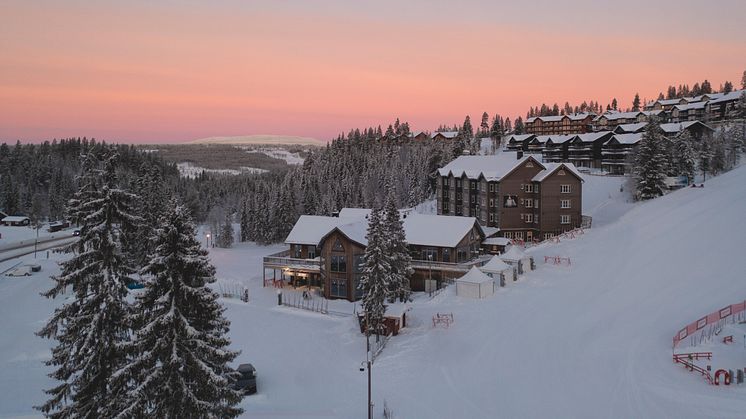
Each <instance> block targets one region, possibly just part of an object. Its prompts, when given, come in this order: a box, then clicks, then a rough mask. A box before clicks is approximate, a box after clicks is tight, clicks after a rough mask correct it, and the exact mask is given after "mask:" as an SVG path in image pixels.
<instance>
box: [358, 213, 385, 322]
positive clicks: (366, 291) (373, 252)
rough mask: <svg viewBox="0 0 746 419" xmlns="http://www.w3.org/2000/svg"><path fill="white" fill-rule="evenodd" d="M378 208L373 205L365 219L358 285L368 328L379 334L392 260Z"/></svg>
mask: <svg viewBox="0 0 746 419" xmlns="http://www.w3.org/2000/svg"><path fill="white" fill-rule="evenodd" d="M384 228H385V227H384V224H383V220H382V219H381V210H380V209H379V208H373V211H372V212H371V214H370V219H369V220H368V233H367V236H366V238H367V239H368V246H367V247H366V248H365V254H364V255H363V272H362V275H360V282H359V283H358V288H359V289H360V290H361V291H362V293H363V299H362V302H361V304H362V306H363V310H364V311H365V316H366V323H367V324H366V327H367V328H368V331H370V332H373V333H375V334H376V335H380V333H381V331H382V330H383V316H384V314H386V306H385V301H386V298H387V297H388V296H389V294H390V287H389V285H390V284H389V278H390V275H391V266H392V263H391V260H390V257H389V255H388V253H387V250H388V249H387V246H386V237H385V233H386V232H385V229H384Z"/></svg>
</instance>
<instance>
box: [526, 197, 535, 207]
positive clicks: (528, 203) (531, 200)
mask: <svg viewBox="0 0 746 419" xmlns="http://www.w3.org/2000/svg"><path fill="white" fill-rule="evenodd" d="M533 207H534V200H533V199H530V198H529V199H527V200H526V208H533Z"/></svg>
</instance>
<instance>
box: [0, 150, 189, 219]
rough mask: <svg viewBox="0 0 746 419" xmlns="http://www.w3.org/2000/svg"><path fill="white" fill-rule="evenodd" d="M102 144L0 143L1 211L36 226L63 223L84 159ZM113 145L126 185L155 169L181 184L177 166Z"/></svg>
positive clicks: (173, 181)
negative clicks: (145, 169) (146, 169)
mask: <svg viewBox="0 0 746 419" xmlns="http://www.w3.org/2000/svg"><path fill="white" fill-rule="evenodd" d="M102 144H104V145H105V143H99V142H96V140H93V139H91V140H88V139H86V138H82V139H80V138H71V139H63V140H59V141H57V140H54V141H51V142H49V141H46V142H44V143H41V144H21V143H20V142H18V143H16V144H15V145H14V146H8V144H6V143H3V144H0V210H2V211H3V212H5V213H6V214H8V215H26V216H28V217H29V218H31V219H32V220H33V221H34V222H37V221H43V220H50V221H51V220H59V219H62V218H63V217H64V212H65V205H66V204H67V201H68V200H69V199H70V198H71V197H72V195H73V193H74V192H75V190H76V186H75V181H74V179H75V176H77V175H78V174H79V173H80V170H81V159H80V156H81V155H82V154H85V153H87V152H88V150H91V149H94V148H96V147H97V146H99V145H102ZM112 147H114V148H115V149H116V150H117V153H118V154H119V163H118V166H117V167H118V169H117V170H119V173H118V175H119V176H120V177H122V179H124V180H125V181H131V180H133V179H134V178H135V177H136V176H137V172H138V170H140V169H141V168H143V167H150V166H152V167H155V168H157V170H158V171H159V172H160V175H159V176H160V177H161V178H162V179H164V181H168V182H170V183H172V184H175V183H176V182H177V180H178V171H177V170H176V167H175V166H173V165H169V164H166V163H164V162H163V161H162V160H161V159H159V158H158V157H156V156H154V155H152V154H148V153H142V152H140V151H138V150H137V149H136V148H135V147H134V146H127V145H117V146H112Z"/></svg>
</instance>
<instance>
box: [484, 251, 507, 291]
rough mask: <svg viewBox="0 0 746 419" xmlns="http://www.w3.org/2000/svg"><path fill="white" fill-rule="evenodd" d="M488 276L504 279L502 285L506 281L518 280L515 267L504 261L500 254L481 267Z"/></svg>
mask: <svg viewBox="0 0 746 419" xmlns="http://www.w3.org/2000/svg"><path fill="white" fill-rule="evenodd" d="M479 269H480V270H481V271H482V272H484V273H485V274H487V276H489V277H491V278H494V279H502V280H501V281H500V286H505V282H512V281H515V280H516V277H515V269H514V268H513V267H512V266H510V265H508V264H507V263H505V262H503V260H502V259H500V257H499V256H493V257H492V259H490V260H489V262H487V263H486V264H485V265H484V266H482V267H481V268H479Z"/></svg>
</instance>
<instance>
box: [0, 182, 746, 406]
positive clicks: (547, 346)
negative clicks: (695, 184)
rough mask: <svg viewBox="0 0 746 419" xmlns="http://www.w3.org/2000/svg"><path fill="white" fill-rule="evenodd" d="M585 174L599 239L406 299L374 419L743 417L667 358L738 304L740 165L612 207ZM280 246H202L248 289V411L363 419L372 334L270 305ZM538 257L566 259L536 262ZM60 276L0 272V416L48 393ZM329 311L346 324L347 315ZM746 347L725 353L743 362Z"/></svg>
mask: <svg viewBox="0 0 746 419" xmlns="http://www.w3.org/2000/svg"><path fill="white" fill-rule="evenodd" d="M586 179H587V180H586V182H587V183H586V188H585V189H584V190H585V191H587V192H586V193H584V195H585V196H584V208H585V209H584V212H585V213H591V214H593V215H594V227H593V228H592V229H590V230H587V231H586V233H585V234H584V235H582V236H580V237H578V238H576V239H571V240H563V241H562V242H561V243H558V244H544V245H542V246H538V247H535V248H531V249H529V253H531V254H533V256H534V257H535V258H536V260H537V265H538V269H537V270H536V271H533V272H530V273H528V274H526V275H524V276H522V277H521V278H520V280H519V281H518V282H515V283H510V284H508V286H507V287H506V288H502V289H499V290H498V292H497V293H496V295H495V296H493V297H491V298H488V299H484V300H471V299H465V298H461V297H458V296H456V295H455V292H454V290H453V289H451V288H448V289H446V290H445V291H444V292H443V293H441V294H439V295H438V296H436V297H435V298H434V299H432V300H429V299H428V298H427V297H426V296H424V295H423V294H418V295H416V301H415V302H414V303H413V304H412V310H411V312H410V313H408V327H407V328H406V329H404V330H403V331H402V333H401V334H400V335H399V336H396V337H394V338H392V340H391V341H390V342H389V343H388V345H387V347H386V348H385V349H384V350H383V352H382V354H381V355H380V357H379V358H378V359H377V360H376V362H375V364H374V366H373V396H374V401H375V403H376V417H381V411H382V407H383V401H384V400H386V401H387V404H388V405H389V406H390V407H391V408H392V409H393V411H394V413H395V417H397V418H493V417H511V418H524V417H528V418H544V417H561V418H565V417H572V418H647V417H649V418H705V417H706V418H711V417H718V418H742V417H744V412H745V411H746V387H744V386H742V387H735V386H730V387H723V386H720V387H715V386H709V385H707V384H706V383H705V382H704V380H703V379H702V378H701V377H700V376H698V375H697V374H692V373H690V372H688V371H687V370H685V369H684V368H683V367H681V366H680V365H676V364H674V363H673V362H672V360H671V339H672V337H673V335H674V334H675V333H676V332H677V331H678V330H679V329H680V328H681V327H682V326H683V325H685V324H688V323H689V322H691V321H693V320H696V319H697V318H699V317H701V316H702V315H703V314H706V313H709V312H712V311H714V310H716V309H718V308H720V307H722V306H724V305H727V304H730V303H734V302H737V301H739V300H742V299H744V298H746V288H745V287H744V279H743V278H744V273H745V272H746V271H745V270H744V269H743V267H742V265H740V262H739V261H740V260H741V258H742V253H743V249H744V248H746V223H743V222H741V221H739V220H741V217H742V216H743V214H744V213H745V212H746V188H745V187H744V184H746V167H742V168H740V169H736V170H734V171H732V172H730V173H727V174H724V175H722V176H720V177H718V178H714V179H711V180H708V181H707V183H706V186H705V188H696V189H694V188H687V189H682V190H679V191H676V192H674V193H672V194H670V195H667V196H665V197H662V198H659V199H656V200H653V201H649V202H645V203H636V204H632V203H628V202H625V198H624V197H623V195H621V193H619V194H620V195H619V196H616V194H615V193H611V197H609V194H610V192H609V188H606V189H607V190H606V192H604V194H601V193H598V194H596V193H592V192H591V191H592V190H593V189H594V187H593V186H592V185H593V184H594V183H595V182H607V181H608V182H610V181H613V180H614V179H616V181H619V182H621V181H622V178H611V177H604V178H603V179H604V180H600V179H601V178H599V179H595V178H590V179H589V177H586ZM594 179H595V180H594ZM609 179H612V180H609ZM600 189H603V188H599V190H600ZM616 190H617V191H618V189H616ZM615 215H619V218H618V219H616V220H615V219H614V217H615ZM282 249H283V246H269V247H261V246H256V245H253V244H245V243H244V244H238V245H237V246H236V247H234V248H232V249H210V252H211V258H212V260H213V262H214V264H215V265H216V267H217V275H218V278H219V279H220V281H224V282H227V283H240V284H243V285H245V286H247V287H248V288H249V290H250V302H249V303H244V302H241V301H239V300H232V299H224V300H223V301H224V303H225V305H226V307H227V311H226V315H227V316H228V318H229V319H230V320H231V322H232V327H231V338H232V340H233V347H234V348H236V349H240V350H242V351H243V352H242V354H241V355H240V357H239V359H237V363H240V362H251V363H253V364H254V365H255V366H256V368H257V370H258V387H259V392H258V394H256V395H253V396H248V397H246V398H245V399H244V401H243V403H242V407H244V408H245V409H246V415H245V416H246V417H293V418H306V417H329V418H356V417H364V415H365V405H366V394H367V393H366V391H367V375H366V373H364V372H360V371H359V367H360V362H361V361H363V360H364V359H365V340H364V337H363V336H362V335H361V334H360V333H359V330H358V328H357V326H356V324H355V321H354V319H353V317H352V316H326V315H321V314H315V313H311V312H306V311H301V310H297V309H290V308H286V307H278V306H277V294H276V291H275V290H274V289H271V288H263V287H262V280H261V277H262V268H261V261H262V256H263V255H267V254H271V253H274V252H276V251H279V250H282ZM545 255H548V256H555V255H558V256H562V257H569V258H571V260H572V265H571V266H557V265H552V264H544V263H543V260H544V258H543V256H545ZM0 268H2V266H0ZM55 271H56V268H55V266H54V263H53V262H52V261H50V262H46V261H43V271H42V273H41V274H36V275H35V276H32V277H30V278H6V277H2V278H0V319H2V320H1V321H2V322H3V323H2V327H0V371H2V373H0V417H2V416H6V417H16V416H23V415H33V414H35V412H34V411H33V410H32V409H31V406H32V405H34V404H38V403H40V402H41V401H42V400H43V399H44V395H43V393H42V389H43V388H48V387H49V386H50V385H51V384H52V382H51V380H49V379H48V378H47V377H46V375H45V372H48V371H49V370H48V368H46V367H45V366H44V365H43V364H42V363H41V361H42V360H43V359H45V358H46V357H47V356H49V347H50V345H51V342H49V341H46V340H43V339H40V338H37V337H36V336H34V335H33V332H34V331H36V330H38V329H39V328H40V327H41V325H42V324H43V323H44V321H45V319H46V318H47V317H48V316H49V315H50V314H51V312H52V310H53V308H54V305H55V304H56V303H54V302H49V301H47V300H45V299H44V298H43V297H40V296H39V295H38V293H39V292H40V291H42V290H44V289H46V288H48V287H49V286H50V284H51V282H50V280H49V279H48V275H49V274H50V273H54V272H55ZM285 293H286V298H287V295H288V294H287V293H288V291H285ZM316 298H318V297H316ZM330 308H333V309H334V310H335V311H340V312H344V313H352V311H353V310H354V309H355V305H354V304H353V303H349V302H345V301H334V302H332V303H330ZM436 312H441V313H453V315H454V318H455V323H454V324H453V325H452V326H451V327H450V328H448V329H443V328H433V327H432V322H431V318H432V316H433V314H434V313H436ZM741 345H743V342H742V341H740V340H739V341H737V344H736V345H733V346H732V347H730V348H729V349H730V350H732V351H734V354H732V355H729V357H730V356H732V357H735V359H736V360H738V357H739V356H740V359H741V360H742V361H743V362H742V364H744V365H746V350H743V352H740V355H739V353H738V351H737V349H736V348H737V347H741Z"/></svg>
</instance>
